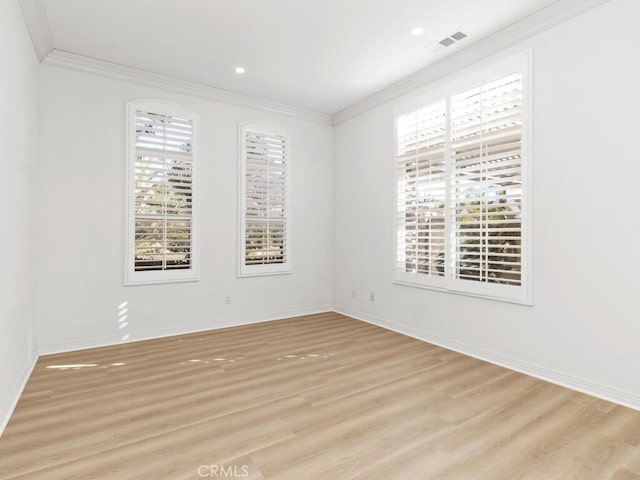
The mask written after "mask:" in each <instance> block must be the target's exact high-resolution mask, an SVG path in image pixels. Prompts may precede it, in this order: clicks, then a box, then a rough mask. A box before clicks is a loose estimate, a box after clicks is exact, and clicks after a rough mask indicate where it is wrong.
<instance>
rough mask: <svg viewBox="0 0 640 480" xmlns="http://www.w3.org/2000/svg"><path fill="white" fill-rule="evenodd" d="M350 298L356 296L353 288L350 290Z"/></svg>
mask: <svg viewBox="0 0 640 480" xmlns="http://www.w3.org/2000/svg"><path fill="white" fill-rule="evenodd" d="M351 298H356V291H355V290H351Z"/></svg>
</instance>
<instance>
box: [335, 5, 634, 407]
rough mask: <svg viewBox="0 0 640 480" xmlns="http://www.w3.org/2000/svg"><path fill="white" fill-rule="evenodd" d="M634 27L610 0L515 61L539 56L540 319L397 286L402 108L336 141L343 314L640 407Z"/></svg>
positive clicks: (356, 125)
mask: <svg viewBox="0 0 640 480" xmlns="http://www.w3.org/2000/svg"><path fill="white" fill-rule="evenodd" d="M638 18H640V4H638V2H637V1H635V0H613V1H611V2H609V3H607V4H604V5H603V6H601V7H599V8H597V9H594V10H591V11H589V12H587V13H585V14H583V15H581V16H579V17H576V18H574V19H572V20H570V21H568V22H566V23H564V24H561V25H559V26H557V27H555V28H553V29H551V30H549V31H547V32H545V33H543V34H540V35H538V36H537V37H534V38H533V39H531V40H529V41H527V42H526V43H523V44H521V45H518V46H516V47H515V48H511V49H510V51H511V52H520V51H522V50H524V49H526V48H532V50H533V64H534V65H533V68H534V70H533V71H534V76H533V84H534V85H533V88H534V92H533V95H534V99H533V101H534V105H533V106H534V119H533V185H534V188H533V197H534V200H533V255H534V260H533V275H534V277H533V295H534V306H533V307H526V306H520V305H513V304H507V303H501V302H496V301H488V300H482V299H476V298H471V297H466V296H461V295H455V294H448V293H439V292H435V291H429V290H423V289H417V288H411V287H406V286H399V285H394V284H392V283H391V279H392V248H393V247H392V240H393V239H392V222H393V220H392V218H393V181H392V176H393V165H392V158H393V153H394V146H393V111H394V107H395V105H396V104H397V102H398V101H401V99H400V100H397V101H395V102H390V103H387V104H385V105H382V106H380V107H378V108H376V109H375V110H372V111H369V112H367V113H365V114H363V115H361V116H359V117H356V118H354V119H351V120H349V121H347V122H345V123H343V124H340V125H338V126H337V127H336V128H335V131H334V137H335V186H334V189H335V212H334V213H335V223H334V229H335V232H336V235H335V252H334V277H335V284H334V300H335V305H336V307H337V308H338V309H339V310H341V311H344V312H348V313H351V314H353V315H356V316H359V317H361V318H365V319H368V320H370V321H374V322H377V323H380V324H382V325H387V326H390V327H392V328H395V329H398V330H400V331H403V332H406V333H409V334H412V335H415V336H418V337H421V338H424V339H427V340H430V341H434V342H438V343H441V344H444V345H448V346H450V347H454V348H456V349H459V350H462V351H465V352H468V353H471V354H473V355H476V356H480V357H483V358H486V359H490V360H491V361H494V362H498V363H503V364H505V365H509V366H511V367H514V368H516V369H520V370H524V371H527V372H530V373H532V374H535V375H538V376H542V377H545V378H548V379H551V380H553V381H556V382H560V383H565V384H567V385H571V386H573V387H575V388H578V389H582V390H588V391H590V392H592V393H595V394H598V395H600V396H603V397H608V398H612V399H615V400H617V401H621V402H623V403H627V404H629V405H634V406H636V407H637V408H640V356H639V351H640V350H639V344H638V339H639V338H640V308H639V306H638V302H637V299H638V298H640V248H638V244H639V243H638V239H639V238H640V219H639V218H638V210H639V203H638V191H639V190H638V179H639V178H640V161H639V156H638V152H640V135H639V134H638V128H639V127H640V123H639V121H638V112H639V111H640V96H639V95H637V94H636V93H635V92H636V90H637V88H638V85H640V66H639V64H638V61H637V55H636V52H637V49H638V47H639V46H640V30H639V29H638V28H637V19H638ZM505 54H506V53H505ZM500 56H504V55H503V54H501V55H499V56H498V57H500ZM425 88H427V89H428V86H426V87H425ZM353 290H355V292H356V298H353V297H352V291H353ZM369 292H375V301H374V302H371V301H370V300H369Z"/></svg>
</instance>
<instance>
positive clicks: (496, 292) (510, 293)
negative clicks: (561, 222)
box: [392, 50, 533, 305]
mask: <svg viewBox="0 0 640 480" xmlns="http://www.w3.org/2000/svg"><path fill="white" fill-rule="evenodd" d="M514 73H520V74H521V75H522V97H523V98H522V148H521V155H522V158H521V177H522V197H521V205H522V206H521V215H522V218H521V237H520V238H521V246H522V251H521V255H522V256H521V285H520V286H512V285H503V284H492V283H486V282H478V281H474V280H464V279H457V278H454V276H453V275H452V272H451V269H450V268H448V267H446V268H445V275H444V276H435V275H425V274H418V273H408V272H403V271H401V270H399V269H398V266H397V261H398V227H399V225H398V222H397V220H396V215H397V212H398V198H399V197H398V195H399V193H400V192H399V185H398V172H397V162H398V119H399V117H400V116H402V115H405V114H409V113H412V112H415V111H416V110H419V109H420V108H423V107H427V106H429V105H431V104H434V103H435V102H437V101H440V100H443V99H444V100H445V102H446V112H447V116H449V114H450V103H451V98H452V97H454V96H455V95H457V94H459V93H462V92H464V91H466V90H470V89H473V88H475V87H478V86H480V85H482V84H484V83H488V82H491V81H492V80H497V79H499V78H502V77H506V76H508V75H509V74H514ZM446 123H447V137H449V138H448V139H447V144H446V145H445V149H446V148H447V146H448V145H449V140H450V127H449V124H450V120H447V122H446ZM532 131H533V125H532V79H531V51H530V50H527V51H525V52H522V53H520V54H517V55H512V56H509V57H507V58H504V59H502V60H498V61H495V62H491V63H485V64H484V65H482V66H480V67H472V68H468V69H465V70H464V71H463V72H460V73H459V74H456V75H454V76H450V77H447V78H445V79H443V80H441V81H439V82H436V83H435V84H433V85H430V86H428V87H426V88H425V89H422V92H421V93H419V94H417V95H412V96H408V97H405V99H404V100H403V101H401V102H399V103H398V105H397V108H395V110H394V116H393V141H394V147H393V152H394V155H393V168H394V170H393V172H394V173H393V182H394V185H393V192H394V195H393V201H394V204H393V218H392V222H393V241H392V245H393V252H392V254H393V256H392V260H393V264H392V271H393V283H394V284H397V285H404V286H410V287H418V288H425V289H429V290H435V291H441V292H449V293H454V294H461V295H468V296H473V297H480V298H485V299H490V300H498V301H503V302H510V303H517V304H522V305H532V303H533V301H532V286H531V279H532V274H531V258H532V236H531V224H532V218H531V212H532V198H531V193H532V186H531V180H532V168H531V158H532V142H531V138H532ZM451 163H452V162H451V155H450V152H449V151H446V153H445V164H446V173H445V177H447V178H450V175H451V171H452V165H451ZM451 188H452V187H451V181H450V180H448V181H447V185H446V196H447V202H446V206H445V212H446V213H445V224H446V227H445V264H446V265H450V264H451V261H452V259H451V255H452V253H451V252H452V246H453V247H455V241H454V240H452V238H451V237H452V234H453V233H454V231H455V229H454V228H453V227H452V224H453V219H452V216H451V213H450V212H451V208H452V199H451Z"/></svg>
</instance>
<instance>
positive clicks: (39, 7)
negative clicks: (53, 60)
mask: <svg viewBox="0 0 640 480" xmlns="http://www.w3.org/2000/svg"><path fill="white" fill-rule="evenodd" d="M19 3H20V9H21V10H22V16H23V17H24V22H25V23H26V24H27V30H29V35H30V36H31V43H33V48H34V50H35V51H36V55H37V56H38V60H40V61H42V60H43V59H44V58H45V57H46V56H47V55H48V54H49V53H50V52H51V51H52V50H53V40H52V39H51V31H50V30H49V23H48V22H47V13H46V11H45V9H44V5H43V3H42V0H19Z"/></svg>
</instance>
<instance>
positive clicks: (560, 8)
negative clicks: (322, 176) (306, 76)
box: [333, 0, 610, 125]
mask: <svg viewBox="0 0 640 480" xmlns="http://www.w3.org/2000/svg"><path fill="white" fill-rule="evenodd" d="M608 1H610V0H557V1H556V2H554V3H552V4H551V5H549V6H547V7H545V8H542V9H540V10H538V11H536V12H534V13H532V14H531V15H529V16H527V17H525V18H523V19H522V20H519V21H517V22H515V23H513V24H511V25H509V26H508V27H505V28H503V29H502V30H499V31H498V32H496V33H494V34H491V35H489V36H487V37H484V38H482V39H481V40H478V41H477V42H475V43H473V44H471V45H469V46H468V47H466V48H465V49H463V50H460V51H458V52H457V53H455V54H453V55H451V56H449V57H446V58H444V59H442V60H440V61H439V62H437V63H434V64H433V65H430V66H428V67H426V68H424V69H422V70H419V71H418V72H416V73H414V74H412V75H409V76H408V77H405V78H404V79H402V80H400V81H398V82H395V83H393V84H391V85H390V86H388V87H386V88H384V89H382V90H379V91H378V92H376V93H374V94H372V95H370V96H368V97H366V98H364V99H362V100H360V101H359V102H356V103H354V104H353V105H350V106H348V107H347V108H345V109H343V110H341V111H339V112H337V113H335V114H334V115H333V124H334V125H339V124H340V123H343V122H346V121H347V120H349V119H351V118H354V117H357V116H358V115H361V114H363V113H365V112H367V111H369V110H371V109H373V108H375V107H378V106H380V105H382V104H384V103H387V102H389V101H391V100H394V99H396V98H398V97H400V96H402V95H405V94H407V93H409V92H411V91H413V90H415V89H417V88H419V87H423V86H425V85H428V84H429V83H432V82H435V81H436V80H439V79H441V78H444V77H446V76H447V75H450V74H452V73H454V72H456V71H458V70H460V69H461V68H464V67H467V66H469V65H472V64H473V63H475V62H478V61H480V60H482V59H484V58H487V57H489V56H491V55H494V54H496V53H499V52H501V51H504V50H505V49H508V48H509V47H510V46H512V45H516V44H517V43H519V42H522V41H524V40H527V39H529V38H531V37H533V36H534V35H537V34H539V33H542V32H544V31H545V30H548V29H550V28H552V27H555V26H556V25H559V24H560V23H563V22H565V21H566V20H569V19H570V18H573V17H575V16H577V15H580V14H581V13H584V12H586V11H587V10H591V9H592V8H595V7H598V6H600V5H602V4H604V3H607V2H608Z"/></svg>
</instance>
